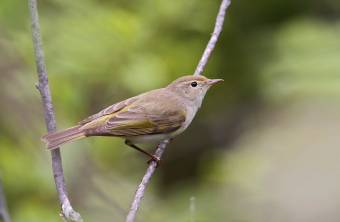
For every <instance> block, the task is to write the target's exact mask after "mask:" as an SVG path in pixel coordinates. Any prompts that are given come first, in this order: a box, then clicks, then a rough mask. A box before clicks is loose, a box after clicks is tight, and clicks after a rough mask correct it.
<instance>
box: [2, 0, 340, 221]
mask: <svg viewBox="0 0 340 222" xmlns="http://www.w3.org/2000/svg"><path fill="white" fill-rule="evenodd" d="M219 6H220V1H217V0H196V1H193V0H173V1H165V0H159V1H154V0H153V1H151V0H140V1H131V0H128V1H126V0H116V1H112V0H82V1H80V0H74V1H66V0H58V1H56V0H44V1H38V8H39V15H40V23H41V30H42V35H43V43H44V51H45V56H46V57H45V59H46V64H47V71H48V76H49V83H50V88H51V93H52V98H53V105H54V111H55V115H56V121H57V127H58V129H63V128H67V127H70V126H73V125H75V124H77V123H78V122H79V121H80V120H82V119H85V118H86V117H88V116H90V115H92V114H94V113H96V112H98V111H100V110H102V109H104V108H106V107H107V106H109V105H111V104H113V103H116V102H118V101H120V100H123V99H126V98H128V97H131V96H134V95H137V94H139V93H143V92H145V91H148V90H152V89H155V88H160V87H164V86H166V85H167V84H169V83H170V82H171V81H173V80H174V79H176V78H178V77H180V76H184V75H191V74H193V73H194V70H195V68H196V66H197V64H198V61H199V59H200V57H201V55H202V53H203V51H204V49H205V47H206V44H207V42H208V40H209V39H210V34H211V33H212V31H213V27H214V23H215V19H216V15H217V12H218V9H219ZM339 8H340V4H339V2H338V1H337V0H326V1H322V2H321V1H302V0H297V1H296V0H295V1H293V0H288V1H280V2H278V1H269V0H255V1H244V0H240V1H232V4H231V6H230V7H229V9H228V10H227V15H226V21H225V24H224V29H223V32H222V34H221V37H220V39H219V41H218V43H217V46H216V48H215V50H214V53H213V54H212V57H211V59H210V61H209V62H208V65H207V67H206V70H205V71H204V73H203V74H204V75H205V76H207V77H209V78H223V79H224V80H225V82H223V83H219V84H217V85H216V86H214V87H212V89H210V91H209V92H208V93H207V96H206V98H205V101H204V103H203V106H202V109H201V110H200V111H199V112H198V114H197V117H196V118H195V120H194V121H193V123H192V125H191V126H190V127H189V128H188V129H187V131H186V132H184V133H183V134H182V135H181V136H178V137H177V138H175V140H174V141H173V142H172V143H171V144H170V145H169V146H168V148H167V150H166V152H165V155H164V158H163V159H164V160H165V161H164V163H162V165H161V166H160V167H159V168H158V169H157V171H156V173H155V174H154V176H153V180H152V181H151V183H150V184H149V186H148V189H147V191H146V194H145V196H144V198H143V201H142V204H141V206H140V208H139V211H138V214H137V220H136V221H190V210H189V205H190V197H192V196H195V199H196V203H195V206H196V208H195V221H249V222H250V221H251V222H252V221H261V222H264V221H271V222H273V221H300V222H301V221H302V222H303V221H306V222H307V221H308V222H311V221H320V220H321V221H338V220H339V219H340V214H339V211H338V210H337V209H338V208H339V205H340V191H339V188H338V187H340V180H339V179H338V178H339V177H338V175H339V173H340V168H339V164H338V163H339V158H338V157H339V156H340V155H339V145H338V144H339V142H340V141H339V136H338V134H339V133H338V132H339V130H340V127H339V126H340V119H339V111H340V103H339V95H340V75H339V73H340V62H339V58H340V38H339V37H340V21H339ZM0 69H1V73H0V94H1V97H0V102H1V104H2V105H1V109H0V141H1V142H0V170H1V176H2V180H3V186H4V190H5V194H6V199H7V203H8V208H9V211H10V215H11V218H12V220H13V221H14V222H16V221H25V222H26V221H27V222H30V221H32V222H33V221H34V222H35V221H61V219H60V218H58V211H60V207H59V203H58V198H57V194H56V191H55V185H54V180H53V174H52V169H51V158H50V155H49V152H47V151H46V150H45V148H44V147H45V144H44V143H43V142H41V141H40V137H41V136H42V135H44V134H45V133H46V127H45V121H44V114H43V108H42V105H41V99H40V94H39V92H38V90H36V89H35V86H34V83H35V82H37V81H38V79H37V74H36V67H35V61H34V53H33V47H32V40H31V33H30V22H29V15H28V8H27V2H25V1H11V0H2V1H0ZM143 147H144V148H146V149H149V151H150V152H153V150H154V147H155V145H153V146H143ZM148 147H150V148H151V149H150V148H148ZM61 151H62V156H63V164H64V173H65V177H66V184H67V187H68V191H69V195H70V197H71V199H72V204H73V206H74V208H75V209H76V210H77V211H79V212H80V213H81V215H82V216H83V218H84V220H85V221H112V220H115V221H124V220H125V217H126V215H127V212H128V210H129V205H130V204H131V202H132V200H133V197H134V192H135V190H136V189H137V186H138V184H139V182H140V180H141V178H142V176H143V175H144V172H145V170H146V168H147V165H146V164H145V162H146V160H147V158H146V157H145V156H143V155H142V154H140V153H138V152H136V151H134V150H132V149H130V148H128V147H126V146H125V145H124V143H123V141H122V140H120V139H116V138H88V139H86V140H82V141H79V142H76V143H74V144H70V145H67V146H65V147H63V148H62V149H61ZM320 218H322V219H320Z"/></svg>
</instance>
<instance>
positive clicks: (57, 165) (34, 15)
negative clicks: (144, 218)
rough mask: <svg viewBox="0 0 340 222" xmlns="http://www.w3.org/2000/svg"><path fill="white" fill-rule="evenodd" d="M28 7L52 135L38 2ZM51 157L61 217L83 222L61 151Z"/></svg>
mask: <svg viewBox="0 0 340 222" xmlns="http://www.w3.org/2000/svg"><path fill="white" fill-rule="evenodd" d="M28 7H29V13H30V21H31V31H32V40H33V48H34V55H35V61H36V65H37V71H38V76H39V84H37V83H36V88H37V89H39V91H40V94H41V99H42V102H43V106H44V113H45V120H46V126H47V131H48V133H51V132H55V131H56V130H57V127H56V123H55V119H54V113H53V105H52V98H51V93H50V87H49V84H48V78H47V71H46V65H45V55H44V51H43V46H42V38H41V32H40V25H39V15H38V8H37V2H36V0H28ZM51 156H52V168H53V174H54V180H55V184H56V188H57V192H58V197H59V203H60V206H61V208H62V210H63V213H62V214H61V215H63V216H65V217H66V218H67V219H68V220H73V221H77V222H80V221H83V220H82V218H81V216H80V214H79V213H77V212H75V211H74V210H73V208H72V206H71V203H70V200H69V198H68V194H67V190H66V185H65V179H64V174H63V166H62V161H61V155H60V149H59V148H57V149H54V150H52V151H51Z"/></svg>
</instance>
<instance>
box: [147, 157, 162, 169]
mask: <svg viewBox="0 0 340 222" xmlns="http://www.w3.org/2000/svg"><path fill="white" fill-rule="evenodd" d="M152 161H155V162H156V163H157V166H156V168H157V167H158V166H159V164H161V162H163V159H161V158H160V157H157V156H154V157H152V159H150V160H148V162H146V163H147V164H149V165H150V163H151V162H152Z"/></svg>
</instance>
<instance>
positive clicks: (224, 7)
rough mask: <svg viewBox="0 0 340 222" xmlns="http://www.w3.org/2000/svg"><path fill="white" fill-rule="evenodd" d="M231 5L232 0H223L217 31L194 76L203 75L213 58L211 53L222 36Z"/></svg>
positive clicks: (217, 21)
mask: <svg viewBox="0 0 340 222" xmlns="http://www.w3.org/2000/svg"><path fill="white" fill-rule="evenodd" d="M229 5H230V0H223V1H222V4H221V6H220V11H219V12H218V15H217V18H216V23H215V29H214V32H213V34H212V35H211V38H210V41H209V43H208V45H207V47H206V48H205V50H204V53H203V56H202V58H201V60H200V62H199V63H198V66H197V68H196V71H195V73H194V75H202V72H203V70H204V68H205V66H206V64H207V62H208V60H209V58H210V56H211V53H212V52H213V51H214V48H215V45H216V42H217V39H218V37H219V36H220V34H221V32H222V27H223V23H224V17H225V12H226V10H227V8H228V7H229Z"/></svg>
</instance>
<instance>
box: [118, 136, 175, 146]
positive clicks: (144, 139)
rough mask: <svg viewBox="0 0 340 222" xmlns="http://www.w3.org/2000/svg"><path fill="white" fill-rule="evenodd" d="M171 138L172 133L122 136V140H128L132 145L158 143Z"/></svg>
mask: <svg viewBox="0 0 340 222" xmlns="http://www.w3.org/2000/svg"><path fill="white" fill-rule="evenodd" d="M172 137H173V134H172V133H167V134H164V133H163V134H152V135H139V136H124V137H122V138H124V139H127V140H130V141H131V142H132V143H134V144H138V143H159V142H161V141H164V140H167V139H170V138H172Z"/></svg>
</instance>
